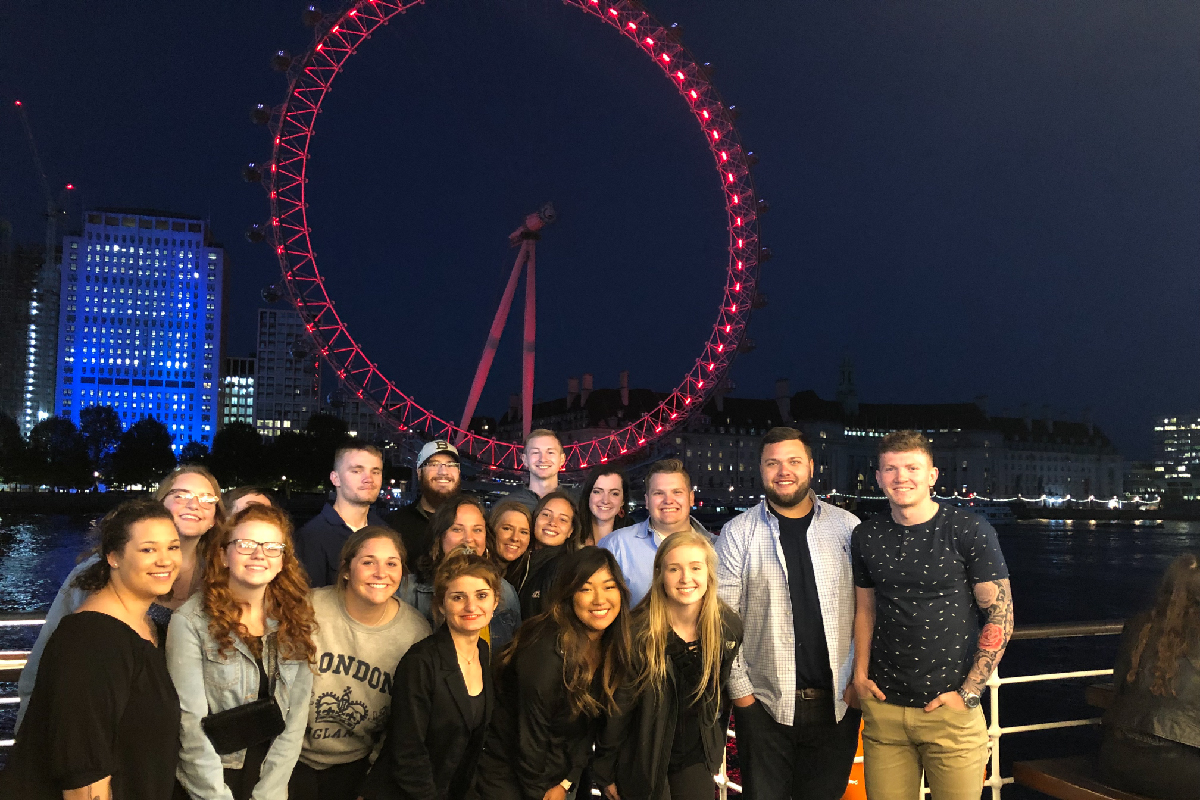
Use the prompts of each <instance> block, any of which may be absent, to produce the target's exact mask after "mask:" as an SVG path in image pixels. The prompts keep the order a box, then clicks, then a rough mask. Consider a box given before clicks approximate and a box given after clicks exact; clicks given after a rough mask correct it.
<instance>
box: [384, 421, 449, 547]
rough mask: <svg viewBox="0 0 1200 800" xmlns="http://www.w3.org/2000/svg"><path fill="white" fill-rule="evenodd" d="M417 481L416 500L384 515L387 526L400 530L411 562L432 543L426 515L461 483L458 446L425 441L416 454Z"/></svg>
mask: <svg viewBox="0 0 1200 800" xmlns="http://www.w3.org/2000/svg"><path fill="white" fill-rule="evenodd" d="M417 481H418V485H419V486H420V490H421V493H420V495H419V496H418V497H417V499H416V500H415V501H413V502H411V503H409V504H408V505H406V506H404V507H403V508H399V509H397V510H395V511H393V512H392V513H391V514H388V516H387V523H388V525H390V526H391V527H392V528H394V529H395V530H397V531H399V532H400V538H401V539H403V540H404V549H405V550H406V551H408V558H409V560H410V561H412V563H414V564H415V563H416V561H417V559H418V558H420V557H421V556H422V555H423V554H425V553H428V552H429V548H430V546H431V545H432V544H433V538H432V537H431V536H430V535H429V518H430V517H432V516H433V512H435V511H437V510H438V507H439V506H441V505H442V503H443V502H445V500H446V498H447V497H449V496H450V495H452V494H454V493H455V492H457V491H458V487H459V485H460V484H461V483H462V473H461V470H460V469H459V463H458V448H456V447H455V446H454V445H452V444H450V443H449V442H447V441H446V440H444V439H434V440H433V441H432V442H426V444H425V446H424V447H422V448H421V452H420V453H418V454H417Z"/></svg>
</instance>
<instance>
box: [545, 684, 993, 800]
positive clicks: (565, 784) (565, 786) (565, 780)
mask: <svg viewBox="0 0 1200 800" xmlns="http://www.w3.org/2000/svg"><path fill="white" fill-rule="evenodd" d="M977 702H978V701H977ZM558 785H559V786H561V787H562V788H563V789H564V790H565V791H568V792H569V791H571V787H572V786H574V784H573V783H571V780H570V779H569V778H563V779H562V782H561V783H559V784H558Z"/></svg>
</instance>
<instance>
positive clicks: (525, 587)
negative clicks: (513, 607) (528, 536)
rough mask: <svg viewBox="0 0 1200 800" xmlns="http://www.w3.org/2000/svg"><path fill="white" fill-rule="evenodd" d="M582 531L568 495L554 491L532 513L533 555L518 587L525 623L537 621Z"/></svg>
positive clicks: (573, 504)
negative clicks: (556, 578) (533, 618)
mask: <svg viewBox="0 0 1200 800" xmlns="http://www.w3.org/2000/svg"><path fill="white" fill-rule="evenodd" d="M581 531H582V528H580V526H579V515H578V514H576V513H575V503H574V502H573V501H572V500H571V496H570V495H569V494H567V493H566V492H564V491H562V490H555V491H553V492H550V493H549V494H547V495H546V496H545V497H543V498H542V499H541V500H539V501H538V504H537V507H536V508H534V510H533V541H532V542H531V543H530V546H531V547H532V548H533V552H531V553H530V554H529V563H528V564H527V566H526V570H525V575H524V576H523V577H522V578H521V582H520V586H519V587H517V595H518V597H520V599H521V618H522V619H529V618H530V617H535V616H537V615H538V614H540V613H542V611H543V610H544V609H545V608H546V605H545V603H546V598H548V597H549V595H550V587H551V586H553V585H554V578H555V576H556V575H557V574H558V570H559V567H560V566H561V564H562V559H563V557H564V556H566V555H567V554H569V553H573V552H575V551H576V550H578V549H579V542H580V539H581V538H582V537H581Z"/></svg>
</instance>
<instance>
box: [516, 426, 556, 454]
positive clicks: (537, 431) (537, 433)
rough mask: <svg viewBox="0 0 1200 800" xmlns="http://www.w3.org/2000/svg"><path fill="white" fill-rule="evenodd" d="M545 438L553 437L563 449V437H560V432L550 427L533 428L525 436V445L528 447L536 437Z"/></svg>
mask: <svg viewBox="0 0 1200 800" xmlns="http://www.w3.org/2000/svg"><path fill="white" fill-rule="evenodd" d="M543 438H549V439H553V440H554V441H555V442H556V443H557V444H558V448H559V449H560V450H561V449H562V439H559V438H558V434H557V433H555V432H554V431H552V430H550V429H549V428H534V429H533V430H531V431H530V432H529V435H528V436H526V437H525V445H526V447H528V446H529V443H530V442H532V441H533V440H534V439H543Z"/></svg>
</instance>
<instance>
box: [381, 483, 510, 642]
mask: <svg viewBox="0 0 1200 800" xmlns="http://www.w3.org/2000/svg"><path fill="white" fill-rule="evenodd" d="M429 533H430V535H431V536H433V547H432V549H431V550H430V552H429V553H427V554H425V555H424V556H421V557H420V558H417V559H416V570H415V572H413V573H412V574H409V575H405V576H404V580H402V581H401V582H400V590H399V591H398V592H397V593H396V596H397V597H399V598H400V599H401V600H403V601H404V602H406V603H408V604H409V605H411V606H413V607H414V608H416V609H417V611H420V612H421V613H422V614H424V615H425V619H427V620H429V622H430V623H434V624H435V625H436V624H440V621H439V620H435V618H434V607H435V606H434V602H433V576H434V573H435V572H436V571H437V568H438V566H439V565H440V564H441V563H442V559H443V558H445V555H446V553H449V552H450V551H451V550H453V549H454V548H456V547H458V546H459V545H463V544H468V545H470V547H471V549H472V550H474V551H475V554H476V555H479V556H484V557H488V555H489V554H488V533H487V515H486V514H485V513H484V510H483V504H482V503H480V502H479V501H478V500H476V499H475V498H474V497H471V496H470V495H466V494H455V495H451V496H450V497H449V498H447V499H446V501H445V502H443V503H442V505H441V506H439V507H438V510H437V511H435V512H433V516H432V517H430V518H429ZM520 624H521V603H520V600H518V599H517V592H516V590H515V589H513V587H512V586H510V585H509V584H508V582H507V581H502V582H501V584H500V605H499V606H498V607H497V608H496V613H495V614H494V615H493V616H492V624H491V625H490V626H489V627H488V629H487V630H486V631H484V633H483V636H484V638H485V640H486V641H488V642H489V643H490V644H491V646H492V647H495V648H500V647H503V646H504V645H506V644H508V643H509V642H510V641H512V638H513V635H514V634H515V633H516V632H517V627H518V626H519V625H520Z"/></svg>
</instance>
